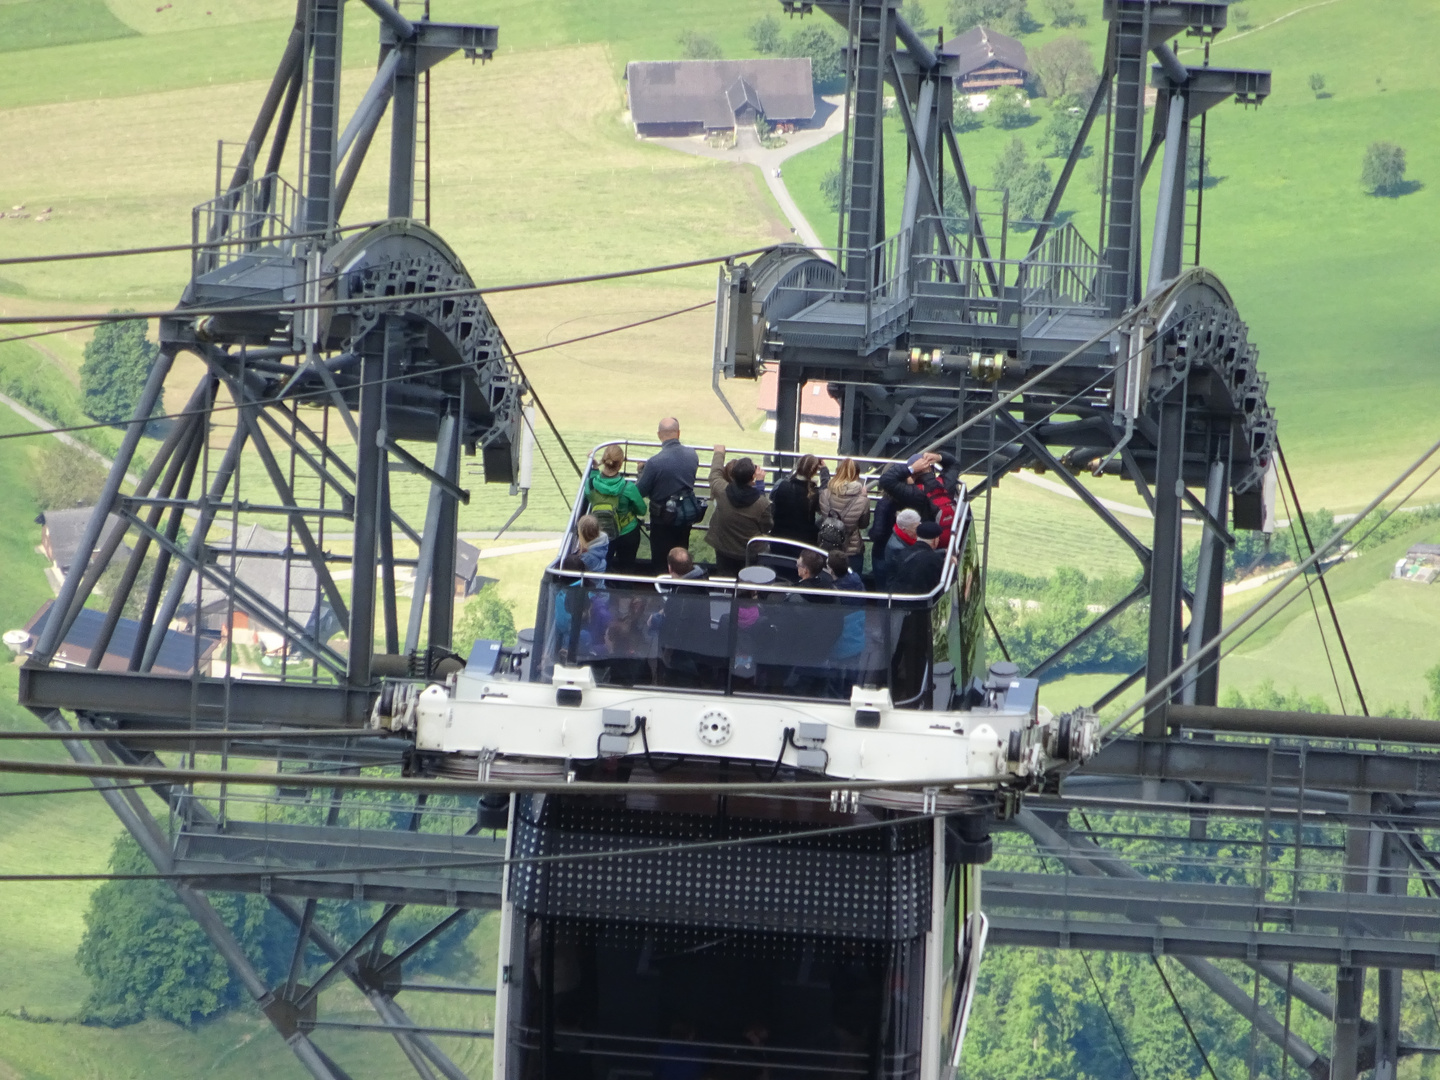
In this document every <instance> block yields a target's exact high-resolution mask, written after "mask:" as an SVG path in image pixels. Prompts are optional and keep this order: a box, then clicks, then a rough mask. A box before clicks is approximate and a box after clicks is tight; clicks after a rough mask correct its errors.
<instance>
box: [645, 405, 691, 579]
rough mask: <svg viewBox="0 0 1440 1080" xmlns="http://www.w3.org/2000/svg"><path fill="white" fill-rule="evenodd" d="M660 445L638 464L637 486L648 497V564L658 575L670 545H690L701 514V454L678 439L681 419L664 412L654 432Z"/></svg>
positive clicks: (687, 546)
mask: <svg viewBox="0 0 1440 1080" xmlns="http://www.w3.org/2000/svg"><path fill="white" fill-rule="evenodd" d="M656 434H657V435H658V436H659V438H660V449H659V450H656V451H655V453H653V454H651V455H650V458H649V460H647V461H646V462H645V463H644V464H643V465H641V466H640V479H639V481H638V483H637V486H638V487H639V489H640V494H641V495H643V496H644V497H645V498H647V499H649V500H650V565H651V568H652V570H651V572H652V573H654V574H655V575H656V576H657V577H658V576H659V575H660V574H663V573H665V572H666V569H667V567H666V558H667V557H668V556H669V554H670V549H671V548H677V547H682V548H685V549H687V550H688V549H689V547H690V529H691V527H692V526H693V525H695V524H697V523H698V522H699V520H700V518H701V516H702V515H703V514H704V509H703V507H702V506H701V504H700V502H699V500H697V499H696V498H695V473H696V472H697V471H698V470H699V468H700V457H699V455H698V454H696V453H695V451H694V450H692V449H690V447H688V446H686V445H684V444H683V443H682V442H681V441H680V421H679V420H676V419H675V418H674V417H673V416H667V417H666V418H665V419H664V420H661V421H660V429H659V431H657V432H656Z"/></svg>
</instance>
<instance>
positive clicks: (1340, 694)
mask: <svg viewBox="0 0 1440 1080" xmlns="http://www.w3.org/2000/svg"><path fill="white" fill-rule="evenodd" d="M1280 501H1281V503H1282V504H1283V505H1284V507H1285V516H1286V517H1287V518H1288V519H1289V521H1290V541H1291V543H1293V544H1294V545H1295V551H1296V553H1297V554H1298V553H1299V551H1300V536H1299V534H1298V533H1296V531H1295V515H1296V512H1295V511H1293V510H1291V509H1290V500H1288V499H1287V498H1285V490H1284V489H1283V488H1282V489H1281V490H1280ZM1302 523H1303V522H1302ZM1305 539H1306V540H1307V541H1309V539H1310V534H1309V531H1308V530H1307V531H1306V533H1305ZM1309 547H1310V551H1311V552H1312V553H1313V552H1314V551H1315V545H1314V544H1310V545H1309ZM1305 595H1306V596H1308V597H1309V598H1310V610H1311V611H1312V612H1314V613H1315V629H1316V631H1317V632H1318V633H1319V634H1320V647H1321V648H1323V649H1324V650H1325V663H1326V665H1327V666H1328V667H1329V668H1330V681H1331V682H1332V683H1333V684H1334V686H1335V697H1336V698H1337V699H1339V702H1340V711H1341V712H1342V713H1348V712H1349V711H1350V709H1349V707H1348V706H1347V705H1346V704H1345V692H1344V691H1343V690H1341V689H1340V673H1339V672H1337V671H1336V670H1335V658H1334V657H1333V656H1331V655H1330V640H1329V638H1327V637H1326V636H1325V621H1324V620H1323V619H1321V618H1320V605H1318V604H1317V603H1315V586H1314V583H1312V582H1311V581H1310V579H1309V577H1308V576H1307V577H1306V578H1305ZM1327 599H1328V597H1327ZM1330 613H1331V614H1332V615H1333V614H1334V613H1335V609H1334V608H1333V607H1332V608H1331V609H1330ZM1351 673H1352V674H1353V673H1354V669H1353V668H1352V669H1351ZM1365 715H1366V716H1369V715H1370V714H1369V713H1366V714H1365Z"/></svg>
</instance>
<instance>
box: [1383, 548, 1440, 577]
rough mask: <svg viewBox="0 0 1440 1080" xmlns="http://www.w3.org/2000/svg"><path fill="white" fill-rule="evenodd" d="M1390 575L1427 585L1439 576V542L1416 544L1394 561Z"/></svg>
mask: <svg viewBox="0 0 1440 1080" xmlns="http://www.w3.org/2000/svg"><path fill="white" fill-rule="evenodd" d="M1390 576H1391V577H1392V578H1398V579H1399V580H1401V581H1414V582H1418V583H1419V584H1421V585H1429V584H1430V583H1431V582H1433V581H1434V580H1435V579H1436V578H1437V577H1440V544H1416V545H1415V546H1413V547H1412V548H1411V549H1410V550H1409V551H1407V552H1406V553H1405V555H1404V557H1402V558H1401V559H1399V560H1398V561H1397V562H1396V563H1395V569H1394V570H1393V571H1391V573H1390Z"/></svg>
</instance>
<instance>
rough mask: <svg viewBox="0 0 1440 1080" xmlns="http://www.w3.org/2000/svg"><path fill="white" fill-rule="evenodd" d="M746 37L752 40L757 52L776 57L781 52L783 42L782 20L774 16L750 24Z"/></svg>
mask: <svg viewBox="0 0 1440 1080" xmlns="http://www.w3.org/2000/svg"><path fill="white" fill-rule="evenodd" d="M745 36H746V37H747V38H749V39H750V44H751V45H753V46H755V51H756V52H758V53H760V54H761V55H763V56H774V55H775V54H776V53H778V52H779V51H780V45H781V42H782V40H783V38H782V37H781V34H780V20H779V19H777V18H775V16H774V15H766V16H764V17H763V18H760V19H757V20H756V21H755V22H753V23H751V24H750V28H749V29H748V30H746V31H745Z"/></svg>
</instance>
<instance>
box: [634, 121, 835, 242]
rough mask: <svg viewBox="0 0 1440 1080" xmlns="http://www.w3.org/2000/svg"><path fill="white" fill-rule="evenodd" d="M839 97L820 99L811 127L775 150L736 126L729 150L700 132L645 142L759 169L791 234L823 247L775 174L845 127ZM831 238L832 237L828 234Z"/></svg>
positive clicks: (747, 130) (781, 179)
mask: <svg viewBox="0 0 1440 1080" xmlns="http://www.w3.org/2000/svg"><path fill="white" fill-rule="evenodd" d="M840 100H841V99H840V98H839V97H838V96H836V97H828V98H821V99H820V102H819V108H818V109H817V110H816V114H815V126H814V127H808V128H802V129H801V130H799V131H796V132H794V133H793V134H790V135H786V136H785V145H784V146H782V147H779V148H778V149H775V150H766V149H765V148H764V147H762V146H761V145H760V140H759V139H757V138H756V137H755V129H754V128H750V127H745V128H741V129H740V133H739V136H738V138H737V139H736V145H735V148H734V149H731V150H719V149H716V148H715V147H713V146H711V145H710V144H709V143H707V142H706V141H705V139H704V137H703V136H700V135H692V136H688V137H685V138H676V139H661V138H651V139H648V140H647V141H648V142H652V143H656V144H657V145H659V146H668V147H669V148H670V149H672V150H678V151H680V152H681V153H682V154H694V155H695V156H696V157H708V158H715V159H716V160H717V161H737V162H740V163H742V164H746V165H754V166H755V167H756V168H758V169H759V170H760V175H761V176H763V177H765V186H766V187H768V188H769V189H770V193H771V194H772V195H774V196H775V201H776V202H777V203H779V204H780V210H781V212H782V213H784V215H785V217H786V219H787V220H789V222H790V227H791V228H792V229H793V230H794V231H795V235H796V236H798V237H799V238H800V240H801V242H803V243H804V244H806V245H808V246H810V247H813V248H824V247H828V246H829V242H828V241H826V240H822V239H821V238H820V235H819V234H818V233H817V232H816V231H815V230H814V228H812V227H811V225H810V222H809V221H807V220H806V219H805V215H804V214H803V213H801V212H800V208H799V207H798V206H796V205H795V200H794V199H792V198H791V197H790V192H789V190H788V189H786V187H785V178H784V176H783V175H781V176H776V175H775V174H776V173H777V172H782V169H781V166H782V164H783V163H784V162H785V161H786V160H788V159H789V158H792V157H794V156H795V155H796V154H799V153H803V152H804V151H806V150H809V149H810V148H811V147H813V146H819V145H820V144H821V143H823V142H826V141H828V140H829V139H831V138H833V137H834V136H836V135H838V134H840V132H841V131H842V130H843V129H844V126H845V114H844V111H843V110H842V109H841V108H840ZM831 239H834V238H833V237H831Z"/></svg>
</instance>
